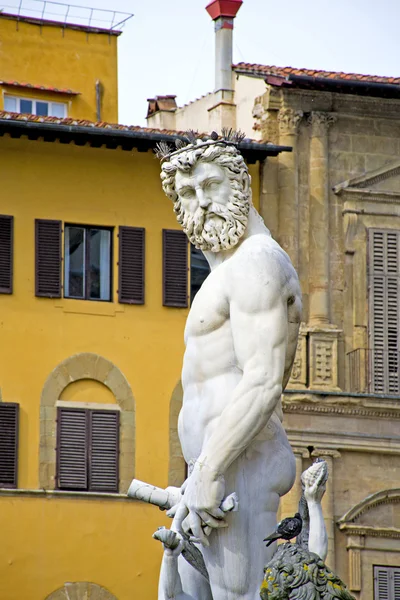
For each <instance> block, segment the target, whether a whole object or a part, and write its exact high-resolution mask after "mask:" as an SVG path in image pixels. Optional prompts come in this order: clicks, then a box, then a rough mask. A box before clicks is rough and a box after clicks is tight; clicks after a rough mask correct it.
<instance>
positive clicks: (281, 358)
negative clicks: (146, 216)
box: [175, 253, 288, 545]
mask: <svg viewBox="0 0 400 600" xmlns="http://www.w3.org/2000/svg"><path fill="white" fill-rule="evenodd" d="M246 259H247V260H242V261H241V262H242V264H241V263H240V261H238V262H239V264H237V263H236V264H235V267H236V268H235V269H233V267H232V274H231V277H229V278H228V279H227V282H226V283H227V285H226V293H227V295H228V300H229V319H230V326H231V330H232V336H233V343H234V351H235V358H236V366H237V367H238V368H239V369H240V370H241V371H242V373H243V376H242V378H241V380H240V382H239V383H238V385H237V386H236V388H235V390H234V392H233V394H232V398H231V400H230V402H229V404H228V405H227V406H226V407H225V408H224V410H223V412H222V413H221V415H220V416H219V417H218V420H217V422H216V423H215V427H214V430H213V432H212V434H211V435H210V436H209V437H208V438H207V440H206V442H205V444H204V446H203V448H202V451H201V454H200V456H199V458H198V459H197V461H196V462H195V464H194V467H193V470H192V473H191V475H190V477H189V478H188V480H187V482H186V488H185V492H184V495H183V498H182V501H181V504H180V506H179V508H178V509H177V512H176V515H175V523H176V526H177V529H178V531H182V532H184V533H189V534H190V535H192V536H193V539H194V540H197V541H199V542H201V543H202V544H205V545H208V544H209V542H208V539H207V535H208V533H209V532H210V531H211V529H213V528H219V527H224V526H226V521H225V517H226V515H225V513H224V512H223V511H222V510H221V502H222V500H223V498H224V496H225V479H224V475H225V473H226V470H227V469H228V467H229V466H230V465H231V463H232V462H233V461H234V460H235V459H236V458H237V457H238V456H239V455H240V454H242V452H243V451H244V450H246V448H247V447H248V446H249V444H250V443H251V442H252V441H253V440H254V438H255V437H256V436H257V434H258V433H259V432H260V431H261V430H262V429H263V428H264V427H265V426H266V424H267V423H268V420H269V418H270V416H271V415H272V413H273V411H274V409H275V407H276V405H277V403H278V401H279V399H280V396H281V393H282V380H283V375H284V369H285V358H286V349H287V343H288V309H287V298H286V296H285V293H284V285H283V284H282V279H281V269H280V266H281V265H279V264H277V263H278V261H277V259H275V260H274V259H273V258H272V259H271V260H269V259H270V257H269V256H267V257H265V256H262V255H260V254H258V253H257V254H255V255H254V256H247V257H246ZM239 502H240V498H239ZM205 526H206V527H207V528H206V529H205V530H203V527H205Z"/></svg>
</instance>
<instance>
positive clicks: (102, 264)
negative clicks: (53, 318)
mask: <svg viewBox="0 0 400 600" xmlns="http://www.w3.org/2000/svg"><path fill="white" fill-rule="evenodd" d="M111 235H112V231H111V229H105V228H101V227H84V226H82V225H66V226H65V234H64V246H65V251H64V296H65V298H75V299H81V300H99V301H103V302H110V301H111V281H112V268H111V265H112V245H111Z"/></svg>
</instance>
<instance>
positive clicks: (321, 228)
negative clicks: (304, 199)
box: [308, 112, 335, 325]
mask: <svg viewBox="0 0 400 600" xmlns="http://www.w3.org/2000/svg"><path fill="white" fill-rule="evenodd" d="M334 120H335V118H334V117H333V116H332V115H330V114H328V113H322V112H312V113H311V115H310V116H309V118H308V123H309V125H310V126H311V137H310V177H309V188H310V250H309V252H310V260H309V264H310V270H309V285H310V288H309V289H310V319H309V321H310V324H311V325H317V324H322V325H324V324H327V323H329V322H330V320H329V190H328V183H329V176H328V127H329V125H330V124H331V123H333V122H334Z"/></svg>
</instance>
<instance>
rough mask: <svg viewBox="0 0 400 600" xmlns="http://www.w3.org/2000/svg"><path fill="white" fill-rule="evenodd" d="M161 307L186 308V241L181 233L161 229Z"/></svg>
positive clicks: (184, 235)
mask: <svg viewBox="0 0 400 600" xmlns="http://www.w3.org/2000/svg"><path fill="white" fill-rule="evenodd" d="M163 305H164V306H177V307H181V308H186V307H187V306H188V239H187V237H186V234H185V233H184V232H183V231H177V230H173V229H163Z"/></svg>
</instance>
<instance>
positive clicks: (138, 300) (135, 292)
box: [118, 227, 145, 304]
mask: <svg viewBox="0 0 400 600" xmlns="http://www.w3.org/2000/svg"><path fill="white" fill-rule="evenodd" d="M118 238H119V258H118V266H119V270H118V301H119V302H120V303H122V304H144V251H145V230H144V229H143V227H120V228H119V231H118Z"/></svg>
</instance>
